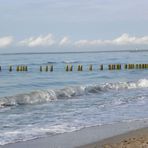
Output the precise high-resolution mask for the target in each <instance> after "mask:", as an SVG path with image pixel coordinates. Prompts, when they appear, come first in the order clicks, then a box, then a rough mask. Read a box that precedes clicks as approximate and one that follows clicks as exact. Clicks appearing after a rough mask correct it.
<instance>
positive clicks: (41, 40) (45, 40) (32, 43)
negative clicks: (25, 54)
mask: <svg viewBox="0 0 148 148" xmlns="http://www.w3.org/2000/svg"><path fill="white" fill-rule="evenodd" d="M55 42H56V41H55V40H54V38H53V35H52V34H48V35H46V36H39V37H30V38H28V39H24V40H22V41H20V42H19V45H23V46H28V47H38V46H51V45H53V44H55Z"/></svg>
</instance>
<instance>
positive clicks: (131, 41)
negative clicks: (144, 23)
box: [75, 33, 148, 47]
mask: <svg viewBox="0 0 148 148" xmlns="http://www.w3.org/2000/svg"><path fill="white" fill-rule="evenodd" d="M75 45H76V46H78V47H81V46H101V45H148V36H143V37H135V36H130V35H128V34H126V33H124V34H122V35H121V36H120V37H117V38H115V39H113V40H79V41H76V42H75Z"/></svg>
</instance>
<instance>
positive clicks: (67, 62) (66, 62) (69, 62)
mask: <svg viewBox="0 0 148 148" xmlns="http://www.w3.org/2000/svg"><path fill="white" fill-rule="evenodd" d="M62 63H64V64H74V63H79V61H62Z"/></svg>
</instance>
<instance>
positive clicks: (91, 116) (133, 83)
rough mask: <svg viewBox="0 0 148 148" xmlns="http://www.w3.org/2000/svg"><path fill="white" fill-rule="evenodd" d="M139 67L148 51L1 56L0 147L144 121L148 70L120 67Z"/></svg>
mask: <svg viewBox="0 0 148 148" xmlns="http://www.w3.org/2000/svg"><path fill="white" fill-rule="evenodd" d="M142 63H143V64H147V63H148V52H147V51H143V52H142V51H141V52H137V51H124V52H121V51H118V52H117V51H116V52H115V51H114V52H80V53H78V52H77V53H24V54H19V53H16V54H15V53H13V54H0V65H1V71H0V145H5V144H8V143H15V142H19V141H27V140H31V139H36V138H41V137H47V136H53V135H55V134H61V133H66V132H73V131H76V130H80V129H82V128H87V127H92V126H102V125H105V124H115V123H119V122H131V121H136V120H145V119H148V113H147V111H148V69H124V67H123V65H124V64H142ZM80 64H81V65H82V66H83V71H77V67H78V65H80ZM90 64H92V71H89V65H90ZM101 64H103V70H100V69H99V66H100V65H101ZM109 64H121V65H122V68H121V70H108V65H109ZM10 65H12V71H9V66H10ZM18 65H27V66H28V71H20V72H18V71H16V67H17V66H18ZM51 65H53V71H52V72H50V71H46V70H45V67H46V66H49V67H50V66H51ZM67 65H72V66H73V71H66V70H65V69H66V66H67ZM40 66H42V67H43V69H42V72H41V71H40Z"/></svg>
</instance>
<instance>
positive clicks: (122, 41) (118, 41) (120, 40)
mask: <svg viewBox="0 0 148 148" xmlns="http://www.w3.org/2000/svg"><path fill="white" fill-rule="evenodd" d="M53 45H54V46H55V47H58V48H59V47H60V48H63V47H74V48H77V47H78V48H83V47H99V46H101V47H102V46H110V45H113V46H126V45H128V46H133V45H148V36H142V37H136V36H130V35H129V34H127V33H124V34H122V35H121V36H119V37H117V38H114V39H110V40H109V39H108V40H101V39H96V40H84V39H82V40H76V41H74V40H71V39H70V38H69V37H67V36H64V37H63V38H58V37H56V38H55V37H54V35H53V34H51V33H49V34H47V35H40V36H34V37H29V38H26V39H23V40H20V41H17V40H14V37H11V36H5V37H0V48H5V47H8V46H13V47H21V46H23V47H27V48H37V47H52V46H53Z"/></svg>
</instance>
